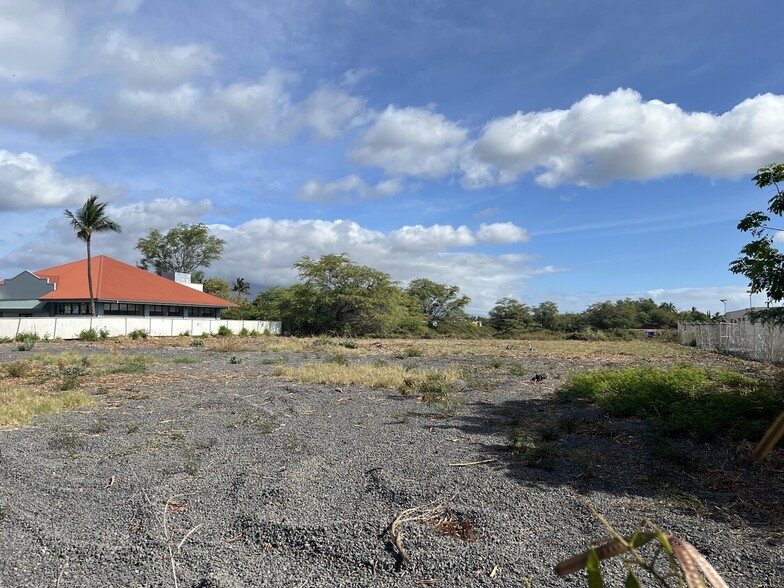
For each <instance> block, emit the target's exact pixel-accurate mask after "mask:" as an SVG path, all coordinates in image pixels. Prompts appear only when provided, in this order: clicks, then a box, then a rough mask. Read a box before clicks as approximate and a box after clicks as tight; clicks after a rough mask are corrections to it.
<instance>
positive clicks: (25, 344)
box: [16, 339, 35, 351]
mask: <svg viewBox="0 0 784 588" xmlns="http://www.w3.org/2000/svg"><path fill="white" fill-rule="evenodd" d="M33 347H35V339H23V340H21V341H19V343H18V344H17V345H16V348H17V349H18V350H19V351H32V349H33Z"/></svg>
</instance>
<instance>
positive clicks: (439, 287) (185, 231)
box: [136, 223, 710, 338]
mask: <svg viewBox="0 0 784 588" xmlns="http://www.w3.org/2000/svg"><path fill="white" fill-rule="evenodd" d="M224 246H225V241H224V240H223V239H220V238H218V237H215V236H213V235H210V234H209V230H208V228H207V227H206V225H203V224H195V225H188V224H183V223H181V224H179V225H177V226H176V227H174V228H172V229H170V230H169V231H168V232H166V233H165V234H164V233H161V232H160V231H158V230H152V231H150V232H149V234H148V235H147V236H146V237H142V238H140V239H139V241H138V243H137V246H136V248H137V249H138V250H139V251H140V252H141V254H142V258H141V260H140V261H139V262H138V266H139V267H141V268H143V269H148V270H153V271H155V272H156V273H158V274H162V273H165V272H184V273H191V274H192V275H193V279H194V281H195V282H197V283H199V282H201V283H202V284H203V286H204V291H205V292H207V293H208V294H213V295H215V296H218V297H220V298H223V299H225V300H232V301H234V302H236V303H237V304H238V305H239V308H236V309H229V310H227V311H224V312H223V313H222V316H223V317H224V318H228V319H248V320H274V321H281V322H282V323H283V328H284V330H285V331H286V332H288V333H291V334H294V335H319V334H325V333H326V334H335V335H341V336H364V335H379V336H392V335H405V336H432V335H442V336H445V335H451V336H462V337H492V336H494V337H502V338H515V337H520V336H525V335H526V334H532V333H537V332H539V333H541V332H551V333H561V334H567V335H573V336H580V335H581V334H582V335H586V334H590V332H591V331H602V332H608V331H609V332H616V333H619V332H621V331H628V330H630V329H660V328H668V327H674V326H676V325H677V323H678V322H679V321H708V320H710V317H708V316H707V315H706V314H704V313H701V312H699V311H697V310H696V309H692V310H691V311H687V312H678V311H677V310H676V309H675V306H674V305H673V304H672V303H661V304H656V303H655V302H654V301H653V300H651V299H639V300H631V299H625V300H617V301H616V302H611V301H606V302H600V303H596V304H592V305H591V306H589V307H588V308H587V309H586V310H585V311H584V312H581V313H561V312H560V311H559V310H558V306H557V304H556V303H555V302H552V301H545V302H542V303H540V304H538V305H535V306H529V305H527V304H525V303H524V302H521V301H519V300H517V299H515V298H510V297H504V298H500V299H499V300H497V301H496V303H495V306H494V307H493V308H492V309H491V310H490V311H489V313H488V315H487V316H476V315H471V314H469V313H468V312H467V311H466V308H467V306H468V305H469V304H470V302H471V299H470V298H469V297H468V296H466V295H464V294H463V293H462V292H461V291H460V287H459V286H457V285H450V284H440V283H437V282H434V281H433V280H430V279H428V278H425V277H421V278H417V279H415V280H413V281H411V282H410V283H409V284H408V285H407V286H405V287H404V286H402V285H401V284H400V283H399V282H397V281H395V280H393V279H392V277H391V276H390V275H389V274H387V273H384V272H382V271H380V270H377V269H374V268H372V267H369V266H365V265H360V264H357V263H355V262H354V261H352V260H351V258H350V256H349V255H348V254H346V253H341V254H335V253H330V254H327V255H323V256H321V257H320V258H318V259H313V258H311V257H309V256H305V257H303V258H302V259H300V260H299V261H297V262H296V263H295V264H294V269H295V270H296V271H297V274H298V277H299V280H298V283H296V284H294V285H292V286H288V287H283V286H275V287H272V288H269V289H268V290H265V291H263V292H260V293H259V294H258V295H257V296H256V297H255V298H253V299H249V295H250V284H249V283H248V282H247V280H245V279H244V278H242V277H238V278H236V279H235V280H234V281H233V282H229V281H227V280H224V279H222V278H215V277H213V278H206V277H205V275H204V271H203V270H202V269H201V268H207V267H209V266H210V265H211V264H212V263H214V262H216V261H218V260H219V259H220V257H221V255H222V253H223V248H224Z"/></svg>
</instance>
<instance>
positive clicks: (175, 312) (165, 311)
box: [150, 304, 182, 316]
mask: <svg viewBox="0 0 784 588" xmlns="http://www.w3.org/2000/svg"><path fill="white" fill-rule="evenodd" d="M150 316H182V306H163V305H160V304H151V305H150Z"/></svg>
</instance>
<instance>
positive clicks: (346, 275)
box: [294, 253, 410, 335]
mask: <svg viewBox="0 0 784 588" xmlns="http://www.w3.org/2000/svg"><path fill="white" fill-rule="evenodd" d="M294 268H295V269H296V270H297V271H298V272H299V276H300V279H301V280H302V282H303V284H304V285H306V286H308V287H309V288H312V289H313V291H314V292H315V293H316V300H315V306H314V308H313V309H312V312H313V313H314V316H315V317H316V318H317V319H318V321H317V324H316V325H315V327H316V329H317V330H318V331H319V332H329V331H332V332H336V333H343V334H353V335H364V334H369V333H378V334H385V333H390V332H393V331H395V330H396V329H397V328H398V327H399V325H400V324H401V322H405V321H406V319H407V318H408V315H409V314H410V309H409V307H408V306H407V299H408V297H407V296H406V295H405V293H404V292H403V291H402V290H401V289H400V287H399V286H398V284H397V282H393V281H392V279H391V278H390V277H389V275H388V274H386V273H384V272H381V271H378V270H375V269H373V268H371V267H367V266H364V265H358V264H356V263H354V262H353V261H351V259H349V256H348V255H347V254H345V253H343V254H341V255H337V254H334V253H333V254H327V255H323V256H321V257H320V258H319V259H317V260H315V259H311V258H310V257H308V256H305V257H303V258H302V259H300V260H299V261H298V262H297V263H295V264H294Z"/></svg>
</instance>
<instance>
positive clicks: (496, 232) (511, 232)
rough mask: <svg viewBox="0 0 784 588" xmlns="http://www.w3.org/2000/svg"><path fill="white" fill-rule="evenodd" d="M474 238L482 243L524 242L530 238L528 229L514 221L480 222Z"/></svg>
mask: <svg viewBox="0 0 784 588" xmlns="http://www.w3.org/2000/svg"><path fill="white" fill-rule="evenodd" d="M476 238H477V239H479V240H480V241H482V242H483V243H525V242H527V241H529V240H530V239H531V237H530V236H529V235H528V231H526V230H525V229H523V228H521V227H518V226H517V225H516V224H514V223H490V224H486V223H482V224H481V225H479V230H478V231H477V232H476Z"/></svg>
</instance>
